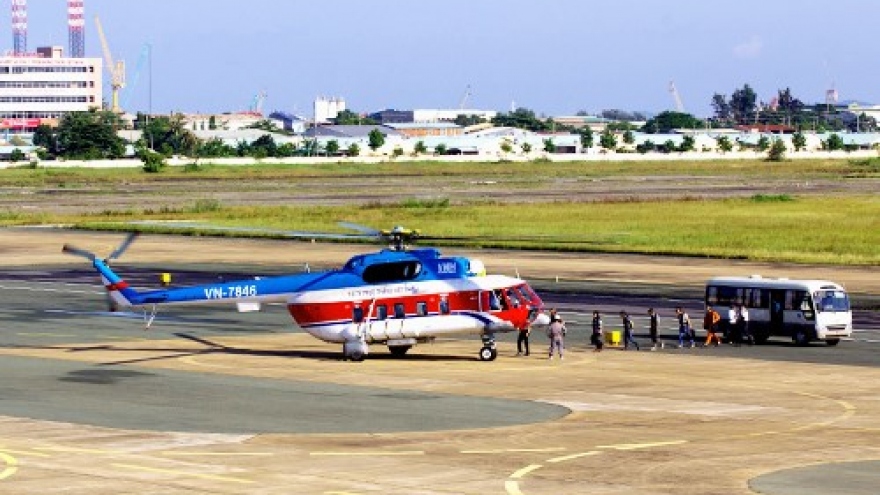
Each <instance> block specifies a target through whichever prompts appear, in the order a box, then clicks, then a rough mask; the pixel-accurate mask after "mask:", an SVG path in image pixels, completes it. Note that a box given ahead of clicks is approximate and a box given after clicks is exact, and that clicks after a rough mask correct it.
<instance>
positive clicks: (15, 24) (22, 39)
mask: <svg viewBox="0 0 880 495" xmlns="http://www.w3.org/2000/svg"><path fill="white" fill-rule="evenodd" d="M27 30H28V22H27V0H12V52H13V54H14V55H15V56H16V57H20V56H22V55H25V54H26V53H27Z"/></svg>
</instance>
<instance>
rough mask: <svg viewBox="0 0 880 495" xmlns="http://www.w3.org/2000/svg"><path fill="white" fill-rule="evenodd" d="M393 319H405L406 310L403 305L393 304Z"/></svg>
mask: <svg viewBox="0 0 880 495" xmlns="http://www.w3.org/2000/svg"><path fill="white" fill-rule="evenodd" d="M394 317H395V318H406V308H404V307H403V303H395V304H394Z"/></svg>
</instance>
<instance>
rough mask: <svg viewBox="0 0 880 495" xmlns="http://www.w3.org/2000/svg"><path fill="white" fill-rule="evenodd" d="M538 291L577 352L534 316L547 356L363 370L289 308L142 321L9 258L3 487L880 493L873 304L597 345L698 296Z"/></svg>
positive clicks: (88, 281) (386, 362) (66, 275)
mask: <svg viewBox="0 0 880 495" xmlns="http://www.w3.org/2000/svg"><path fill="white" fill-rule="evenodd" d="M128 273H131V274H132V276H131V277H129V278H130V280H131V281H132V282H133V283H139V284H145V285H149V284H154V283H155V282H154V278H155V274H154V273H153V272H150V271H149V270H145V271H143V272H142V273H138V271H137V270H134V271H129V272H128ZM176 275H177V276H180V277H181V279H184V280H187V278H186V277H188V276H190V277H191V278H189V279H188V280H191V281H197V280H202V279H216V277H217V276H218V274H217V273H216V272H211V273H208V274H191V275H187V274H183V273H176ZM221 276H224V277H226V276H234V274H232V273H226V274H222V275H221ZM200 277H201V278H200ZM543 295H544V297H545V301H546V302H547V304H548V305H553V306H556V307H558V308H559V309H560V310H561V312H562V313H563V315H564V316H565V317H566V319H567V321H568V324H569V328H570V330H571V331H570V333H569V336H568V343H567V352H568V354H567V357H568V358H567V359H566V361H565V362H564V363H563V362H558V361H547V360H546V359H540V358H539V357H540V356H541V355H542V354H543V350H544V345H545V339H544V338H543V337H542V336H541V335H540V333H538V332H536V334H537V335H534V336H533V338H532V341H533V343H532V345H533V356H532V357H530V358H516V357H514V344H513V340H514V339H513V336H511V335H508V336H505V337H504V338H502V340H501V342H500V350H501V356H500V357H499V360H498V361H496V362H494V363H481V362H478V361H477V359H476V352H477V350H478V348H479V343H478V341H477V340H467V339H464V340H453V341H443V342H439V343H437V344H435V345H432V346H420V347H417V348H416V349H414V352H413V354H412V355H411V356H408V358H407V359H404V360H397V359H390V358H389V356H388V354H387V352H386V351H384V350H383V349H381V348H380V349H376V350H374V354H372V355H371V357H370V358H369V359H368V361H367V362H365V363H361V364H355V363H348V362H343V361H341V360H340V359H339V352H338V351H339V349H337V348H336V347H335V346H331V345H327V344H323V343H320V342H318V341H316V340H314V339H312V338H311V337H309V336H307V335H305V334H303V333H302V332H300V331H299V330H298V329H297V328H296V327H295V326H294V325H293V323H292V322H291V321H290V318H289V316H288V315H287V313H286V311H285V310H284V308H282V307H279V306H270V307H268V308H266V310H265V311H263V312H260V313H247V314H239V313H236V312H235V311H234V309H233V308H207V309H206V308H187V309H174V310H173V311H172V310H169V311H166V312H162V313H160V314H159V316H158V317H157V319H156V322H155V323H154V328H153V329H152V330H150V331H146V332H145V331H143V330H142V328H143V321H142V315H139V314H129V313H109V312H106V311H105V307H104V305H105V300H104V295H103V290H102V288H101V287H100V286H99V284H98V283H97V280H96V278H95V277H94V275H92V274H91V272H89V271H88V270H81V269H80V268H78V267H75V266H68V267H49V266H47V267H31V268H28V269H15V270H2V272H0V299H2V301H3V304H2V306H0V329H2V331H0V354H2V356H0V373H2V374H3V376H4V381H3V383H2V384H0V438H3V439H4V440H3V442H2V443H0V489H2V488H3V487H4V486H6V487H7V488H8V489H9V490H11V491H10V492H9V493H61V492H64V493H89V494H103V493H106V494H111V493H114V494H115V493H121V492H126V493H162V494H164V493H175V494H176V493H278V494H282V493H291V491H290V490H291V487H298V489H297V490H295V492H296V493H319V494H349V495H352V494H366V493H392V494H412V493H425V494H449V493H465V494H478V493H479V494H483V493H499V494H506V495H528V494H551V493H608V494H617V493H621V494H622V493H627V494H629V493H646V494H670V495H671V494H676V495H677V494H689V493H692V494H715V493H717V494H719V495H720V494H725V495H727V494H746V493H751V491H752V490H758V489H760V490H761V492H763V493H768V494H779V495H788V494H789V493H807V492H797V491H792V490H796V489H797V487H799V486H800V487H803V486H807V485H805V483H807V484H809V483H810V482H809V480H810V479H812V478H810V476H812V475H810V474H809V473H807V474H805V473H804V472H803V471H801V470H799V469H800V468H802V467H803V466H806V465H818V466H820V471H819V473H820V474H821V476H822V478H823V479H830V480H838V481H839V482H838V483H836V484H834V485H832V486H836V487H838V488H840V491H838V492H836V493H851V494H855V495H867V494H871V493H874V492H872V491H871V490H872V487H874V486H877V482H878V481H880V480H878V479H877V476H876V474H873V473H874V472H875V471H873V470H872V469H870V468H865V467H864V466H865V465H861V464H845V462H847V461H849V462H856V463H859V462H867V461H869V460H871V459H876V458H880V450H877V445H880V387H878V386H877V385H876V383H878V382H880V366H878V364H880V326H878V325H877V319H876V314H875V313H872V312H865V313H858V314H857V315H856V322H857V324H856V328H857V329H858V332H857V334H856V336H855V338H854V339H853V340H852V341H848V342H843V343H841V345H839V346H838V347H835V348H832V347H828V346H825V345H823V344H814V345H811V346H808V347H806V348H801V347H796V346H793V345H791V344H790V343H789V342H786V341H785V340H782V339H779V340H774V341H773V343H772V344H771V345H766V346H755V347H738V348H734V347H732V346H723V347H720V348H708V349H674V348H672V346H671V345H670V346H668V347H667V348H666V349H663V350H661V351H657V352H647V351H642V352H638V353H636V352H627V353H624V352H619V351H613V350H612V351H606V352H603V353H601V355H597V354H595V353H592V352H590V350H589V348H588V346H587V327H588V321H589V319H588V316H589V315H588V313H589V312H590V311H592V310H593V309H599V310H601V311H603V312H604V313H606V321H607V322H609V323H612V324H616V313H617V311H619V310H620V309H626V310H628V311H630V312H631V313H632V314H634V315H642V314H644V312H645V311H646V309H647V307H648V306H653V307H657V308H659V309H660V311H661V315H662V316H663V320H661V326H662V327H663V328H664V329H665V332H664V337H665V341H666V342H667V343H669V344H672V343H674V340H675V334H676V332H675V329H674V325H673V319H672V316H671V315H672V308H673V307H674V306H677V305H682V306H684V307H686V308H688V309H689V310H690V311H691V312H692V315H694V314H698V313H697V312H698V311H699V310H700V308H701V304H700V302H699V300H694V299H687V298H686V299H678V298H665V297H662V296H661V295H657V296H654V297H645V296H644V295H636V296H626V295H621V294H615V295H601V294H592V295H589V294H588V295H584V294H581V295H571V294H561V293H560V294H557V293H545V294H543ZM636 325H637V328H638V329H643V328H644V326H645V321H644V320H643V319H641V316H639V317H638V318H637V321H636ZM642 334H643V332H637V336H639V338H640V340H641V341H642V342H645V339H644V337H643V335H642ZM828 463H831V464H828ZM868 466H870V465H868ZM855 472H858V473H859V476H860V478H859V479H858V480H857V481H854V480H853V479H850V480H849V482H846V480H845V479H844V478H846V477H848V476H852V475H853V473H855ZM804 480H806V481H804ZM866 487H867V488H866ZM773 490H776V491H773ZM785 490H789V491H785ZM814 493H820V492H818V491H814Z"/></svg>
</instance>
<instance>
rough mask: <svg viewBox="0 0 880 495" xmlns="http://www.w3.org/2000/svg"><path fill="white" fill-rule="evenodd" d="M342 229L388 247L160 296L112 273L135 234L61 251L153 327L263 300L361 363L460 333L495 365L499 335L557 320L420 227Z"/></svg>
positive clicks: (509, 281) (514, 283)
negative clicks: (177, 309)
mask: <svg viewBox="0 0 880 495" xmlns="http://www.w3.org/2000/svg"><path fill="white" fill-rule="evenodd" d="M342 225H344V226H346V227H347V228H352V229H355V230H358V231H359V232H360V233H359V234H356V235H355V234H343V235H341V236H340V237H344V238H346V239H350V238H369V239H376V240H381V241H383V242H386V243H388V247H387V248H384V249H381V250H379V251H377V252H371V253H366V254H360V255H355V256H353V257H352V258H350V259H349V260H348V261H347V262H346V263H345V264H344V265H343V266H342V267H341V268H338V269H333V270H328V271H324V272H310V273H298V274H291V275H281V276H274V277H266V278H257V279H247V280H238V281H230V282H222V283H213V284H205V285H197V286H188V287H163V288H162V289H158V290H137V289H135V288H133V287H131V286H130V285H129V284H128V283H127V282H126V281H125V280H124V279H123V278H122V277H121V276H120V275H118V274H117V273H116V272H115V271H114V270H113V269H112V268H111V267H110V262H111V260H114V259H117V258H119V257H120V256H121V255H122V254H123V253H124V252H125V250H127V249H128V248H129V247H130V246H131V245H132V244H133V243H134V241H135V239H136V238H137V235H138V234H136V233H132V234H129V235H128V237H126V239H125V240H124V241H123V242H122V244H120V246H119V247H118V248H116V249H115V250H114V251H113V252H112V253H111V255H110V256H108V257H107V258H106V259H102V258H101V257H99V256H97V255H96V254H95V253H93V252H90V251H87V250H85V249H81V248H77V247H74V246H71V245H69V244H65V245H64V247H63V249H62V251H63V252H64V253H67V254H70V255H74V256H78V257H82V258H85V259H87V260H89V261H90V262H91V264H92V267H93V268H94V269H95V270H96V271H97V272H98V274H99V276H100V278H101V280H102V281H103V283H104V287H105V288H106V290H107V293H108V298H109V299H110V301H111V307H114V306H115V307H116V308H120V309H121V308H131V309H138V310H141V311H143V313H144V319H145V324H146V325H145V326H146V328H150V327H151V325H152V323H153V321H154V319H155V317H156V314H157V312H158V310H159V308H161V307H163V306H170V305H195V304H213V305H217V304H236V305H237V306H238V308H239V311H256V310H259V308H260V305H262V304H269V303H282V304H285V305H286V306H287V310H288V312H289V313H290V316H291V317H292V318H293V320H294V322H295V323H296V324H297V325H298V326H299V327H300V328H302V329H303V330H304V331H306V332H307V333H309V334H310V335H312V336H314V337H316V338H318V339H320V340H322V341H324V342H328V343H334V344H341V345H342V356H343V358H344V359H347V360H351V361H356V362H359V361H363V360H364V359H365V358H366V356H367V355H368V354H369V352H370V346H371V345H385V346H387V347H388V350H389V352H390V353H391V354H392V355H393V356H396V357H402V356H404V355H405V354H406V353H407V352H408V351H409V350H410V349H411V348H412V347H413V346H415V345H418V344H424V343H428V342H432V341H434V340H435V339H437V338H438V337H449V336H456V335H459V336H460V335H477V336H480V338H481V341H482V346H481V348H480V350H479V353H478V356H479V359H480V360H481V361H494V360H495V359H496V357H497V356H498V351H497V348H496V344H495V339H496V335H497V334H499V333H505V332H512V331H516V330H520V329H525V328H528V327H529V326H531V325H546V324H549V322H550V321H549V316H548V315H547V314H546V312H545V308H544V303H543V302H542V300H541V298H540V297H539V296H538V294H536V293H535V291H534V290H532V288H531V287H530V286H529V284H528V283H527V282H526V281H524V280H522V279H520V278H515V277H509V276H505V275H488V274H486V268H485V265H484V264H483V263H482V262H481V261H480V260H477V259H471V258H466V257H460V256H444V255H442V254H441V252H440V251H439V250H438V249H436V248H429V247H425V248H423V247H419V248H416V247H413V244H414V243H415V242H416V241H419V240H431V239H432V238H431V237H429V236H425V235H423V234H422V233H421V232H420V231H418V230H412V229H407V228H404V227H401V226H397V227H394V228H392V229H389V230H374V229H370V228H369V227H362V226H358V225H354V224H342ZM320 236H321V237H325V238H327V237H330V236H334V235H333V234H329V235H324V234H321V235H320ZM288 237H303V238H306V237H310V238H314V237H316V235H315V234H312V233H295V234H291V235H289V236H288ZM436 239H439V238H436ZM443 239H450V238H443Z"/></svg>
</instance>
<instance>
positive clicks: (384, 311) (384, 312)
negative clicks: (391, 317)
mask: <svg viewBox="0 0 880 495" xmlns="http://www.w3.org/2000/svg"><path fill="white" fill-rule="evenodd" d="M376 319H377V320H380V321H381V320H387V319H388V306H386V305H384V304H380V305H378V306H376Z"/></svg>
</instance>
